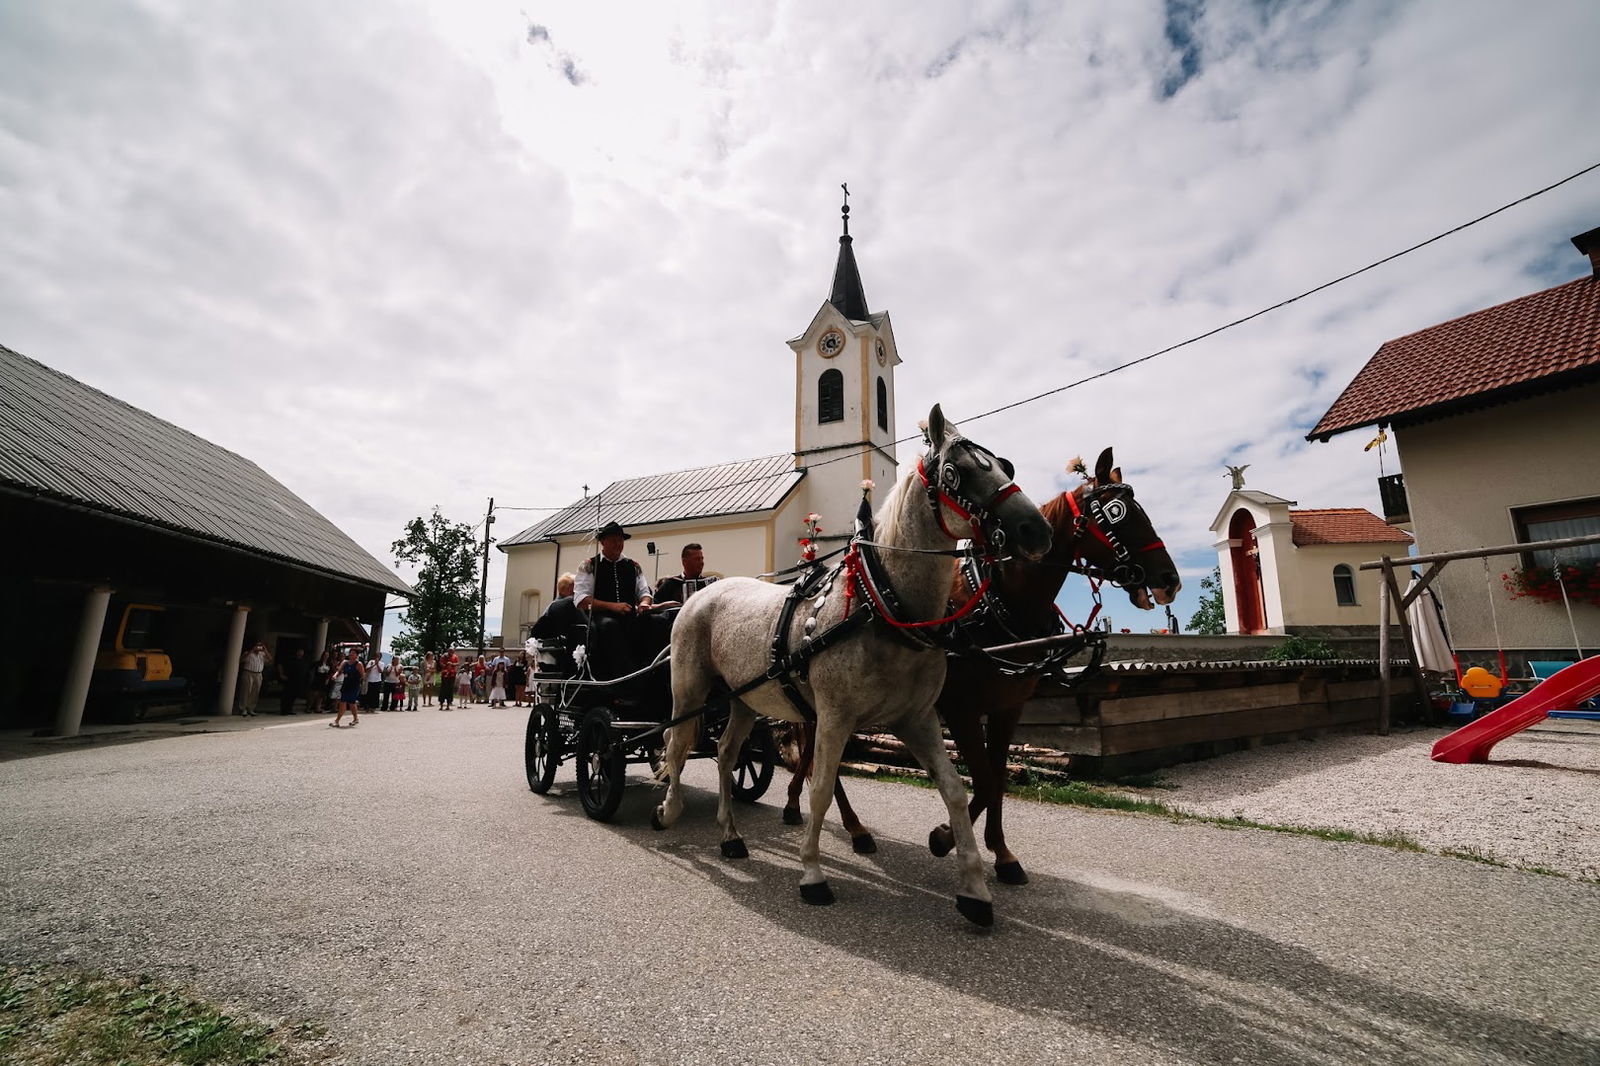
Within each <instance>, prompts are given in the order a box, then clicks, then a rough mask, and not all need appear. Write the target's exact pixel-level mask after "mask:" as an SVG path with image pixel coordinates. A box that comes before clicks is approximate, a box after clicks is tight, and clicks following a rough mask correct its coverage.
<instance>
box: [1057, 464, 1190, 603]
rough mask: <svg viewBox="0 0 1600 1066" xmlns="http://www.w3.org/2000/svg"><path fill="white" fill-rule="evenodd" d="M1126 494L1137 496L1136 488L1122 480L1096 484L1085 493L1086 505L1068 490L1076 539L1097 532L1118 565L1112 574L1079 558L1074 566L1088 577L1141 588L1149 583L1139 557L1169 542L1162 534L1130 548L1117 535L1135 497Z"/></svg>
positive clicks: (1113, 568) (1161, 548) (1096, 537)
mask: <svg viewBox="0 0 1600 1066" xmlns="http://www.w3.org/2000/svg"><path fill="white" fill-rule="evenodd" d="M1124 493H1126V494H1127V495H1128V496H1129V497H1131V496H1132V495H1133V489H1131V488H1129V487H1128V486H1126V485H1123V484H1122V483H1120V482H1112V483H1110V484H1107V485H1096V486H1095V487H1094V488H1091V489H1090V490H1089V491H1088V492H1086V493H1084V494H1083V505H1082V506H1079V504H1078V497H1077V495H1076V494H1075V493H1071V492H1069V493H1067V505H1068V506H1069V507H1071V508H1072V522H1073V525H1072V539H1073V541H1074V542H1076V541H1078V540H1079V539H1080V538H1081V537H1082V536H1083V534H1084V532H1085V531H1087V532H1089V533H1091V534H1093V535H1094V538H1095V539H1096V540H1098V541H1099V542H1100V543H1102V544H1104V545H1105V546H1106V547H1108V548H1110V549H1111V554H1112V555H1113V556H1114V557H1115V558H1116V565H1114V566H1113V567H1112V568H1111V572H1110V573H1109V574H1108V573H1106V572H1105V570H1104V569H1103V568H1100V567H1091V566H1090V565H1089V564H1088V562H1087V561H1086V560H1082V559H1081V553H1080V559H1079V560H1077V561H1075V563H1074V567H1073V568H1074V569H1076V570H1078V572H1080V573H1082V574H1085V575H1088V576H1091V577H1093V576H1100V577H1102V578H1103V579H1104V580H1107V581H1110V582H1111V584H1113V585H1114V586H1116V587H1117V588H1119V589H1127V588H1137V587H1141V586H1143V585H1144V583H1145V576H1146V575H1145V570H1144V567H1143V566H1141V565H1140V564H1139V563H1138V562H1136V561H1134V560H1135V557H1136V556H1141V555H1145V554H1148V553H1149V552H1153V551H1157V550H1164V549H1165V548H1166V545H1165V544H1164V543H1162V541H1161V539H1160V538H1159V537H1158V538H1156V539H1155V540H1153V541H1151V542H1150V543H1149V544H1146V545H1144V546H1143V547H1139V548H1132V549H1130V548H1129V547H1128V546H1127V545H1126V544H1124V543H1123V542H1122V538H1121V537H1120V536H1118V535H1117V527H1118V526H1119V525H1121V524H1122V523H1123V522H1125V521H1127V518H1128V515H1129V514H1130V513H1131V511H1130V507H1129V504H1130V503H1132V500H1131V499H1128V500H1124V499H1122V496H1123V494H1124ZM1107 494H1109V495H1111V496H1112V498H1111V499H1107V500H1103V499H1102V498H1101V497H1102V496H1105V495H1107Z"/></svg>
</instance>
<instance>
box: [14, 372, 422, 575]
mask: <svg viewBox="0 0 1600 1066" xmlns="http://www.w3.org/2000/svg"><path fill="white" fill-rule="evenodd" d="M0 492H4V493H11V494H15V495H22V496H28V497H31V498H34V499H39V500H45V501H49V502H52V503H58V504H61V505H63V506H66V507H79V508H86V509H88V510H89V511H91V512H98V513H104V514H111V515H115V516H117V517H119V518H123V519H128V520H131V521H133V522H136V523H138V524H140V525H145V526H151V527H154V528H157V529H165V530H173V531H177V532H180V533H185V534H188V535H190V536H194V537H199V538H201V539H204V540H208V541H213V542H215V543H217V544H219V545H222V546H224V547H229V548H234V549H237V550H240V551H244V552H246V553H249V554H251V555H258V556H263V557H265V558H268V559H275V560H284V561H288V562H292V563H296V564H299V565H301V566H306V567H310V568H312V569H314V570H320V571H323V572H325V573H328V574H331V575H333V576H335V577H340V578H344V579H346V580H350V581H355V582H358V583H360V584H362V585H367V586H375V587H377V588H381V589H384V590H386V591H391V592H399V593H409V592H410V591H411V590H410V588H409V587H407V585H406V583H405V582H403V581H401V580H400V579H399V578H398V577H396V576H395V575H394V573H393V572H392V571H391V570H390V569H389V568H388V567H386V566H384V565H383V564H382V563H380V562H379V561H378V560H377V559H375V558H373V557H372V555H371V554H369V553H368V552H367V551H366V549H364V548H362V547H361V545H359V544H357V543H356V542H355V541H354V540H351V539H350V537H349V536H348V535H346V534H345V533H344V532H343V531H342V530H340V529H339V527H337V526H335V525H334V524H333V523H332V522H330V521H328V520H327V519H326V518H324V517H323V516H322V515H321V514H319V513H318V512H317V511H316V510H314V509H313V508H312V507H311V505H310V504H308V503H306V502H305V501H304V500H302V499H301V498H300V497H298V496H296V495H295V494H294V493H292V492H290V491H289V490H288V489H287V488H285V487H284V486H283V485H281V484H279V483H278V482H277V481H275V480H273V478H272V477H271V476H270V475H268V474H267V472H266V471H264V470H262V469H261V468H260V467H259V466H257V465H256V464H255V463H253V462H251V461H250V460H248V459H246V458H244V457H243V456H240V455H235V454H234V453H233V452H230V451H228V450H227V449H226V448H222V447H219V446H218V445H215V444H212V443H211V442H210V441H208V440H204V439H203V438H201V437H197V436H195V435H194V434H193V433H190V432H189V431H188V430H186V429H180V428H179V427H178V426H175V425H173V424H172V423H171V422H167V421H164V420H163V419H160V418H157V417H156V416H155V415H153V414H150V413H149V412H148V411H142V410H140V409H139V408H137V407H134V406H133V405H131V404H128V403H124V402H123V401H121V400H119V399H117V398H116V397H114V396H110V395H107V394H106V393H103V392H101V391H100V390H99V389H94V388H90V387H89V386H88V385H85V384H84V383H83V382H81V381H78V380H77V379H75V378H71V377H68V376H67V375H66V374H63V373H60V372H59V371H56V370H52V369H50V368H49V367H47V366H45V365H44V364H43V363H40V362H37V361H35V360H33V359H29V358H28V357H27V356H25V355H21V354H19V353H17V352H14V351H12V350H11V349H10V348H7V347H5V346H4V345H0Z"/></svg>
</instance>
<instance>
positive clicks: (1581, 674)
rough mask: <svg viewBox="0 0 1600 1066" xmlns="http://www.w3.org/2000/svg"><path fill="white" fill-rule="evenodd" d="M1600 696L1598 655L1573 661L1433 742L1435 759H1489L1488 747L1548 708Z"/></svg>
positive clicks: (1532, 722)
mask: <svg viewBox="0 0 1600 1066" xmlns="http://www.w3.org/2000/svg"><path fill="white" fill-rule="evenodd" d="M1590 696H1600V655H1595V656H1591V657H1590V658H1587V659H1584V660H1583V661H1582V662H1577V663H1573V664H1572V665H1571V666H1569V667H1567V668H1566V669H1565V670H1558V671H1556V672H1555V673H1554V674H1552V675H1551V676H1550V677H1549V678H1547V679H1546V680H1544V681H1541V682H1539V683H1538V684H1537V685H1535V686H1533V688H1532V689H1530V690H1529V691H1528V692H1526V693H1524V694H1523V695H1521V696H1518V697H1517V698H1516V699H1514V700H1512V701H1511V702H1510V703H1508V704H1506V705H1505V706H1504V707H1501V708H1499V709H1498V710H1494V711H1490V712H1489V713H1488V714H1486V715H1484V716H1483V717H1482V718H1480V719H1478V720H1477V721H1476V722H1472V723H1471V724H1469V725H1464V726H1462V727H1461V728H1460V729H1457V730H1456V731H1455V732H1454V733H1451V734H1450V735H1449V736H1447V737H1440V738H1439V740H1438V741H1437V742H1436V743H1435V744H1434V745H1433V761H1434V762H1488V761H1489V749H1490V748H1492V747H1494V746H1495V745H1496V744H1498V743H1500V742H1501V741H1502V740H1504V739H1505V738H1506V737H1509V736H1510V735H1511V734H1513V733H1518V732H1521V731H1522V730H1524V729H1526V728H1528V727H1529V726H1530V725H1537V724H1538V723H1540V722H1542V721H1544V719H1545V715H1546V714H1548V713H1549V712H1550V711H1559V710H1565V709H1567V708H1569V707H1576V706H1577V705H1578V704H1579V703H1581V702H1583V701H1584V700H1586V699H1588V698H1589V697H1590Z"/></svg>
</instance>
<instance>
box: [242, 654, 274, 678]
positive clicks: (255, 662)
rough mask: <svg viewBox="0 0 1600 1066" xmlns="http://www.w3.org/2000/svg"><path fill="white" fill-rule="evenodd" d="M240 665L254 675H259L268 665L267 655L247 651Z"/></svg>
mask: <svg viewBox="0 0 1600 1066" xmlns="http://www.w3.org/2000/svg"><path fill="white" fill-rule="evenodd" d="M240 665H241V666H243V667H244V668H245V669H246V670H247V671H249V672H250V673H252V674H259V673H260V672H261V671H262V669H264V668H265V667H266V665H267V653H266V652H264V651H247V652H245V653H244V658H243V659H242V660H240Z"/></svg>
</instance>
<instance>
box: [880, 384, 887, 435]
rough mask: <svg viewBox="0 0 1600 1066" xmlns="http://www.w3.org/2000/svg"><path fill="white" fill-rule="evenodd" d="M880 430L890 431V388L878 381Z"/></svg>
mask: <svg viewBox="0 0 1600 1066" xmlns="http://www.w3.org/2000/svg"><path fill="white" fill-rule="evenodd" d="M878 428H879V429H881V430H883V431H884V432H886V433H887V432H888V430H889V386H887V385H885V384H884V383H883V379H882V378H879V379H878Z"/></svg>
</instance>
